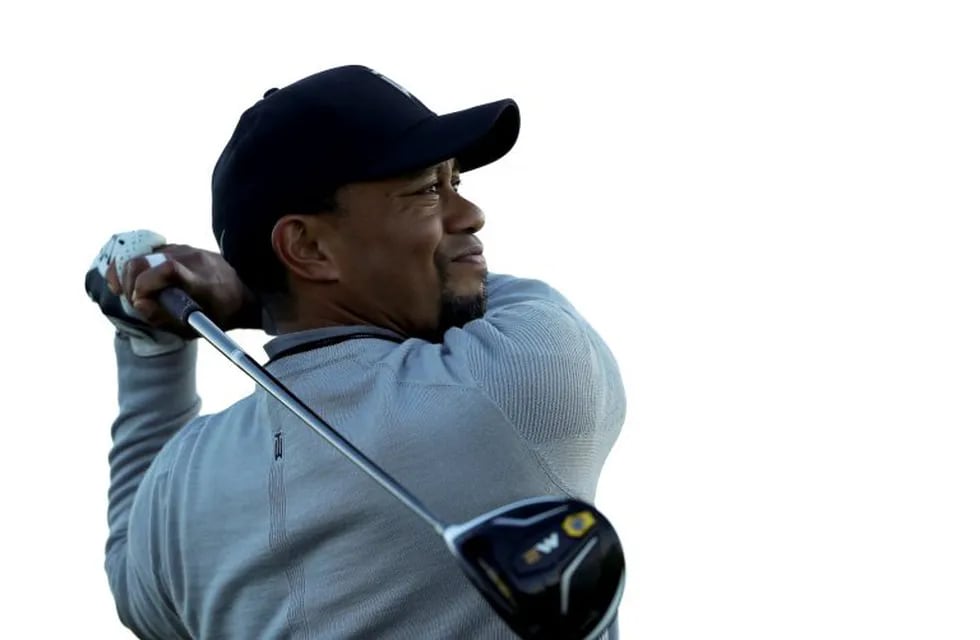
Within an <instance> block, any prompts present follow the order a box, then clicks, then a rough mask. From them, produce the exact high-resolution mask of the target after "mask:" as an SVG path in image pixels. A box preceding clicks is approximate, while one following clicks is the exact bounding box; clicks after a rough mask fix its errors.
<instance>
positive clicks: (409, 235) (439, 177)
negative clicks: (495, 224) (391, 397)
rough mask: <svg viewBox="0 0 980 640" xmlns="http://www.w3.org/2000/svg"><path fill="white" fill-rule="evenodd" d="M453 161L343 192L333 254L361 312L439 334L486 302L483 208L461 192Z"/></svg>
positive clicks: (416, 332) (413, 331)
mask: <svg viewBox="0 0 980 640" xmlns="http://www.w3.org/2000/svg"><path fill="white" fill-rule="evenodd" d="M458 188H459V172H458V170H457V169H456V167H455V162H453V161H447V162H444V163H442V164H439V165H436V166H434V167H431V168H429V169H426V170H425V171H421V172H419V173H417V174H414V175H411V176H407V177H403V178H395V179H391V180H384V181H378V182H367V183H356V184H351V185H347V186H345V187H343V188H341V189H340V190H339V191H338V193H337V202H338V204H339V205H340V209H341V213H340V215H339V216H336V217H332V216H331V219H332V220H333V221H334V222H333V223H332V225H333V226H334V231H335V234H334V239H333V242H332V249H333V258H334V260H335V262H336V265H337V268H338V270H339V274H340V278H339V280H340V281H339V282H338V284H339V285H340V292H341V297H340V299H341V300H343V301H345V302H346V303H348V304H350V305H352V306H356V307H358V308H357V309H351V311H353V312H355V313H356V314H357V315H362V314H363V315H365V316H366V319H367V320H369V321H371V322H372V323H374V324H378V325H380V326H391V327H394V328H397V330H399V331H400V332H402V333H404V334H405V335H409V336H416V337H422V338H426V339H430V340H436V341H438V340H441V338H442V334H443V333H444V332H445V331H446V330H447V329H449V328H450V327H453V326H462V325H463V324H465V323H466V322H469V321H470V320H473V319H475V318H478V317H481V316H482V315H483V313H484V311H485V309H486V276H487V265H486V261H485V260H484V258H483V247H482V245H481V244H480V242H479V240H477V238H476V235H475V234H476V233H477V232H478V231H479V230H480V229H481V228H483V224H484V221H485V219H484V216H483V212H482V211H480V209H479V208H478V207H477V206H476V205H474V204H473V203H472V202H470V201H468V200H466V199H465V198H463V197H462V196H461V195H460V194H459V192H458Z"/></svg>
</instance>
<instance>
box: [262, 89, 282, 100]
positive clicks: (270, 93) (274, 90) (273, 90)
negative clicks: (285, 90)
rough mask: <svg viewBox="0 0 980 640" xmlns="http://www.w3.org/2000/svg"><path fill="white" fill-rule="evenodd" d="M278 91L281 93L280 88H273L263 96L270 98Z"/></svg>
mask: <svg viewBox="0 0 980 640" xmlns="http://www.w3.org/2000/svg"><path fill="white" fill-rule="evenodd" d="M276 91H279V87H272V88H271V89H269V90H268V91H266V92H265V93H263V94H262V97H263V98H268V97H269V96H271V95H272V94H273V93H275V92H276Z"/></svg>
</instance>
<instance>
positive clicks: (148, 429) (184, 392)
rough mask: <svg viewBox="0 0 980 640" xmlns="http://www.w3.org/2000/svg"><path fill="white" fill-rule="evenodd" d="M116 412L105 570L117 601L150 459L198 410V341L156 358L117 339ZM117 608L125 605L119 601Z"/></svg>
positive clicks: (110, 456) (154, 456)
mask: <svg viewBox="0 0 980 640" xmlns="http://www.w3.org/2000/svg"><path fill="white" fill-rule="evenodd" d="M115 349H116V362H117V367H118V385H119V415H118V417H117V418H116V420H115V421H114V422H113V424H112V449H111V451H110V454H109V466H110V484H109V513H108V520H109V540H108V543H107V545H106V570H107V572H108V574H109V579H110V583H111V586H112V589H113V592H114V594H115V596H116V599H117V602H118V601H119V600H120V598H123V599H124V598H125V597H126V596H125V594H122V593H119V592H118V590H119V589H120V588H122V585H124V584H125V573H126V553H127V544H128V539H127V536H128V533H129V515H130V511H131V510H132V506H133V499H134V497H135V495H136V491H137V489H138V488H139V485H140V482H141V481H142V480H143V477H144V475H145V474H146V471H147V469H149V467H150V465H151V463H152V462H153V460H154V458H156V456H157V454H158V453H159V451H160V449H162V448H163V446H164V445H165V444H166V443H167V441H168V440H169V439H170V438H171V437H172V436H173V435H174V434H175V433H176V432H177V431H178V430H179V429H180V428H181V427H182V426H183V425H185V424H186V423H187V422H188V421H190V420H191V419H193V418H194V417H195V416H196V415H197V414H198V412H199V411H200V398H199V397H198V395H197V389H196V379H195V366H196V362H197V344H196V343H195V342H189V343H187V344H185V345H184V346H183V347H181V348H180V349H179V350H177V351H174V352H172V353H167V354H164V355H160V356H155V357H150V358H144V357H139V356H136V355H135V354H134V353H133V350H132V348H131V347H130V345H129V340H128V339H126V338H120V337H117V338H116V339H115ZM119 604H120V606H122V605H123V603H122V602H119Z"/></svg>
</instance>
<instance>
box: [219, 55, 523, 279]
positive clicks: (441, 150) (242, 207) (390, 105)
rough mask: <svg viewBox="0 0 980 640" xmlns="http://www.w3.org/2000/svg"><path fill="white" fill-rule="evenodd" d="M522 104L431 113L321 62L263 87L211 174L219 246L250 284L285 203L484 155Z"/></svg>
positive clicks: (385, 83) (317, 203)
mask: <svg viewBox="0 0 980 640" xmlns="http://www.w3.org/2000/svg"><path fill="white" fill-rule="evenodd" d="M519 129H520V114H519V111H518V108H517V104H516V103H515V102H514V101H513V100H500V101H497V102H492V103H489V104H484V105H480V106H477V107H473V108H470V109H466V110H463V111H457V112H455V113H450V114H446V115H437V114H436V113H434V112H433V111H431V110H430V109H429V108H428V107H426V106H425V105H424V104H422V102H420V101H419V100H418V99H417V98H415V96H413V95H412V94H411V93H409V92H408V91H407V90H405V89H404V88H403V87H401V86H400V85H398V84H397V83H395V82H394V81H392V80H390V79H389V78H387V77H385V76H383V75H382V74H380V73H378V72H376V71H374V70H372V69H369V68H367V67H363V66H358V65H352V66H345V67H337V68H334V69H328V70H326V71H321V72H320V73H317V74H314V75H312V76H309V77H307V78H304V79H302V80H299V81H297V82H295V83H293V84H291V85H289V86H286V87H283V88H282V89H270V90H269V91H267V92H266V94H265V96H264V97H263V98H262V99H261V100H259V101H258V102H257V103H256V104H255V105H253V106H252V107H251V108H249V109H248V110H247V111H245V113H243V114H242V116H241V119H240V120H239V122H238V126H237V127H236V128H235V131H234V133H233V134H232V136H231V140H230V141H229V142H228V144H227V146H226V147H225V149H224V151H223V152H222V153H221V156H220V157H219V158H218V162H217V164H216V165H215V168H214V174H213V176H212V181H211V196H212V209H211V215H212V229H213V231H214V236H215V238H216V239H217V241H218V245H219V247H220V248H221V253H222V256H223V257H224V258H225V260H227V261H228V263H229V264H230V265H231V266H232V267H234V268H235V269H236V271H238V273H239V276H240V277H241V278H242V280H244V281H245V282H246V283H248V284H252V283H253V282H254V281H255V280H256V279H257V278H259V279H260V278H261V273H262V271H263V270H264V269H267V268H268V266H269V262H268V261H269V260H270V259H272V260H274V259H275V254H274V253H273V251H272V245H271V241H270V235H271V231H272V228H273V227H274V226H275V223H276V221H277V220H278V219H279V218H280V217H282V216H284V215H287V214H290V213H315V212H318V211H320V210H322V209H323V206H322V205H323V202H324V200H325V199H326V198H327V197H328V196H330V195H331V194H332V193H333V192H334V191H335V190H336V189H337V188H338V187H341V186H343V185H345V184H349V183H352V182H363V181H369V180H379V179H385V178H393V177H397V176H400V175H404V174H408V173H410V172H412V171H417V170H420V169H424V168H426V167H429V166H432V165H435V164H438V163H440V162H443V161H445V160H448V159H450V158H456V159H457V162H458V165H459V168H460V171H469V170H472V169H476V168H478V167H482V166H484V165H486V164H489V163H491V162H493V161H495V160H497V159H499V158H500V157H502V156H503V155H504V154H506V153H507V152H508V151H510V149H511V148H512V147H513V146H514V144H515V143H516V142H517V134H518V131H519Z"/></svg>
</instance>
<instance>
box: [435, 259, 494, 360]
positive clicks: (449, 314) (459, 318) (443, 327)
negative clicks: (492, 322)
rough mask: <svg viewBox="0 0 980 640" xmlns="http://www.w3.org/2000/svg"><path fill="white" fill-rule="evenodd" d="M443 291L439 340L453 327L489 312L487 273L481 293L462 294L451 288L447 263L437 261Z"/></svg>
mask: <svg viewBox="0 0 980 640" xmlns="http://www.w3.org/2000/svg"><path fill="white" fill-rule="evenodd" d="M436 268H437V270H438V272H439V282H440V284H441V289H442V293H441V295H440V299H439V323H438V326H437V328H436V333H437V336H438V339H439V341H442V338H443V336H444V335H445V333H446V332H447V331H449V330H450V329H452V328H453V327H462V326H463V325H465V324H466V323H468V322H472V321H473V320H478V319H479V318H482V317H483V315H484V314H485V313H486V312H487V275H486V274H484V275H483V281H482V282H481V283H480V291H479V293H476V294H473V295H468V296H461V295H457V294H454V293H453V292H452V291H450V290H449V286H448V281H449V276H448V273H447V270H446V265H444V264H442V263H441V262H439V261H437V262H436Z"/></svg>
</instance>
